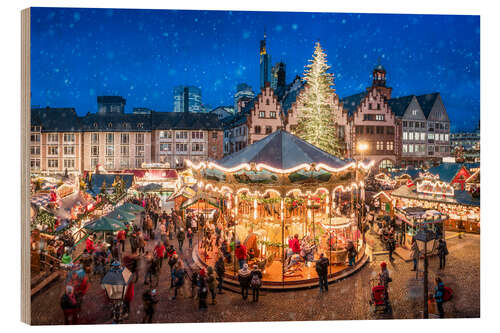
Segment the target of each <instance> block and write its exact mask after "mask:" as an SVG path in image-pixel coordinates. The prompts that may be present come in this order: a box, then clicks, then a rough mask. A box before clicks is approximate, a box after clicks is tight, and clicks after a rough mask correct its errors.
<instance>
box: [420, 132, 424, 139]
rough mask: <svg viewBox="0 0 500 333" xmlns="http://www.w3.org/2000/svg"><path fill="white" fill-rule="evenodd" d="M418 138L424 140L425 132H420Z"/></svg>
mask: <svg viewBox="0 0 500 333" xmlns="http://www.w3.org/2000/svg"><path fill="white" fill-rule="evenodd" d="M420 140H425V132H420Z"/></svg>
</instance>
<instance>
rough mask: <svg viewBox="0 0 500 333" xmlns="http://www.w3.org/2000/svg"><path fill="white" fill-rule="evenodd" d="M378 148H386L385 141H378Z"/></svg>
mask: <svg viewBox="0 0 500 333" xmlns="http://www.w3.org/2000/svg"><path fill="white" fill-rule="evenodd" d="M377 150H384V141H377Z"/></svg>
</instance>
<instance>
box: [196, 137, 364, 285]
mask: <svg viewBox="0 0 500 333" xmlns="http://www.w3.org/2000/svg"><path fill="white" fill-rule="evenodd" d="M187 165H188V167H190V168H191V170H192V172H193V176H194V177H195V178H196V179H197V182H198V183H197V185H198V193H204V195H205V196H209V197H215V198H217V199H218V200H217V202H220V203H223V204H222V207H223V208H224V209H223V212H224V215H221V218H220V220H219V222H220V223H221V225H222V226H223V232H222V234H223V236H222V238H223V240H225V241H227V243H226V244H227V248H221V249H220V250H221V252H227V251H231V252H232V253H233V258H234V251H235V246H234V245H235V244H237V243H238V242H239V243H240V244H242V245H243V246H245V247H246V250H247V253H248V254H249V256H248V259H249V264H250V265H252V264H256V265H258V266H259V267H260V268H261V269H262V270H263V286H275V287H276V286H278V287H282V288H287V287H288V286H291V285H300V284H304V283H308V281H309V282H310V281H314V279H316V278H317V273H316V271H315V269H314V265H313V264H312V263H313V262H314V260H316V259H318V257H319V254H320V253H324V254H325V255H326V256H328V257H329V259H330V263H331V265H330V267H329V270H328V272H329V274H330V277H332V276H333V275H334V274H335V273H338V272H340V271H342V270H344V269H346V268H347V265H346V262H345V253H346V248H347V246H348V245H349V243H351V242H352V243H353V244H354V246H356V248H357V249H358V250H359V257H362V256H363V249H364V247H363V243H362V240H361V237H360V232H359V231H358V229H357V223H355V222H354V221H356V219H355V209H354V207H356V205H357V204H358V203H359V201H360V200H361V199H360V198H363V197H364V195H363V194H362V192H363V191H364V189H363V180H364V178H365V177H366V175H367V173H368V172H369V170H370V167H371V166H372V163H370V164H369V165H365V164H362V163H355V162H353V161H344V160H341V159H339V158H337V157H334V156H332V155H329V154H326V153H325V152H323V151H321V150H319V149H317V148H316V147H314V146H312V145H310V144H308V143H306V142H305V141H302V140H301V139H299V138H297V137H295V136H293V135H291V134H289V133H287V132H284V131H277V132H275V133H273V134H271V135H269V136H267V137H266V138H264V139H262V140H260V141H258V142H257V143H254V144H252V145H250V146H248V147H246V148H244V149H243V150H241V151H239V152H237V153H235V154H232V155H230V156H228V157H226V158H225V159H222V160H220V161H218V162H209V163H203V162H202V163H199V164H195V163H192V162H191V161H187ZM343 194H344V195H343ZM345 194H347V197H346V195H345ZM226 222H227V223H226ZM222 243H223V244H225V243H224V242H222ZM292 243H295V245H293V246H292V245H291V244H292ZM297 243H298V244H297ZM204 244H205V245H206V244H207V243H206V242H202V243H200V247H199V248H198V249H197V250H198V252H199V254H200V258H202V260H205V258H209V259H206V261H205V264H209V265H213V261H211V260H215V259H217V252H218V251H219V249H217V248H215V249H213V250H212V251H210V249H212V248H213V246H211V245H210V246H209V247H208V248H207V247H206V246H204ZM223 246H224V245H223ZM237 270H238V266H237V261H236V260H233V261H232V262H229V263H227V267H226V274H227V275H228V276H230V277H231V278H233V279H236V274H237Z"/></svg>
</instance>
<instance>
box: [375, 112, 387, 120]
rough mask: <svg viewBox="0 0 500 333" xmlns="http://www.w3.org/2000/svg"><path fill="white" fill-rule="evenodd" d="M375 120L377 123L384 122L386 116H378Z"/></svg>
mask: <svg viewBox="0 0 500 333" xmlns="http://www.w3.org/2000/svg"><path fill="white" fill-rule="evenodd" d="M375 120H376V121H384V120H385V115H384V114H377V115H375Z"/></svg>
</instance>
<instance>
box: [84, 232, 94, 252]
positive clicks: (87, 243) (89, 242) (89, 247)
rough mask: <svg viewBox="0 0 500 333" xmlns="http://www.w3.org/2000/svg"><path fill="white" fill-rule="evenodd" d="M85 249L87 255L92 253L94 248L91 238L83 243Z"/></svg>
mask: <svg viewBox="0 0 500 333" xmlns="http://www.w3.org/2000/svg"><path fill="white" fill-rule="evenodd" d="M85 248H86V249H87V252H88V253H89V254H92V253H94V251H95V246H94V241H93V240H92V236H89V237H87V240H86V241H85Z"/></svg>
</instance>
